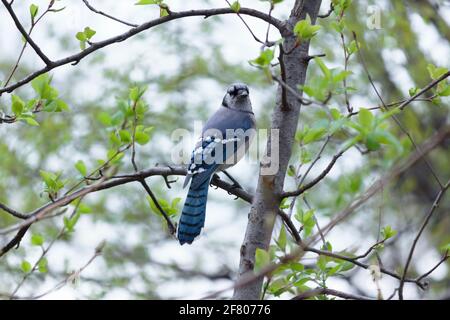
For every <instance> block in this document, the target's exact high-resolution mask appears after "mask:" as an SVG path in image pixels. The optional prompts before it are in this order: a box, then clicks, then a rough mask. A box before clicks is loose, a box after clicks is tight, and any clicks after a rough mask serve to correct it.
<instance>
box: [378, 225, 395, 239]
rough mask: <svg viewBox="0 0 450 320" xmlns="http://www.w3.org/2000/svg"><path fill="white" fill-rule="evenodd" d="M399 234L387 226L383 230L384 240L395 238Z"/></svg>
mask: <svg viewBox="0 0 450 320" xmlns="http://www.w3.org/2000/svg"><path fill="white" fill-rule="evenodd" d="M396 234H397V231H396V230H394V229H392V228H391V226H389V225H388V226H386V227H384V228H383V229H382V230H381V236H382V237H383V239H389V238H392V237H394V236H395V235H396Z"/></svg>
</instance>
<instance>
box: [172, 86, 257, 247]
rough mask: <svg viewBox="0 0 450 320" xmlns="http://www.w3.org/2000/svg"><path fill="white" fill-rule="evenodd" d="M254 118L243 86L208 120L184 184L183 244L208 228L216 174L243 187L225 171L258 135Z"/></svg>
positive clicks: (232, 91) (229, 94) (180, 231)
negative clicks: (207, 214) (211, 188)
mask: <svg viewBox="0 0 450 320" xmlns="http://www.w3.org/2000/svg"><path fill="white" fill-rule="evenodd" d="M255 125H256V123H255V116H254V114H253V111H252V104H251V102H250V97H249V89H248V87H247V85H245V84H243V83H235V84H232V85H231V86H230V87H229V88H228V90H227V93H226V95H225V97H224V98H223V101H222V105H221V106H220V108H219V109H218V110H217V111H216V112H215V113H214V114H213V115H212V116H211V117H210V118H209V119H208V121H207V122H206V124H205V126H204V127H203V129H202V135H201V137H200V139H199V140H198V142H197V144H196V145H195V148H194V151H193V152H192V156H191V160H190V163H189V164H188V174H187V176H186V180H185V182H184V186H183V187H186V186H187V185H188V184H189V183H190V186H189V191H188V194H187V197H186V200H185V202H184V207H183V212H182V214H181V217H180V222H179V224H178V233H177V236H178V240H179V242H180V244H184V243H188V244H191V243H192V241H194V238H195V237H196V236H198V235H199V234H200V231H201V229H202V228H203V226H204V224H205V211H206V201H207V197H208V188H209V184H210V181H211V178H212V176H213V175H214V174H215V172H218V171H223V172H224V173H225V174H226V175H227V176H228V177H229V178H230V179H231V180H232V181H233V183H234V185H233V186H234V187H237V188H240V185H239V184H238V183H237V181H236V180H234V179H233V178H232V177H231V176H230V175H229V174H228V173H227V172H226V171H225V169H226V168H228V167H231V166H233V165H235V164H236V163H237V162H238V161H239V160H240V159H241V158H242V157H243V156H244V155H245V153H246V152H247V150H248V148H249V145H250V142H251V140H252V138H253V137H254V135H255Z"/></svg>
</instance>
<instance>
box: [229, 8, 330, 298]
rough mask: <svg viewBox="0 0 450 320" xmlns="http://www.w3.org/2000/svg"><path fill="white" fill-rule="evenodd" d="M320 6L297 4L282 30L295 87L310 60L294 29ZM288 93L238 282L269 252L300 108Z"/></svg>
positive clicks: (245, 293) (239, 294) (254, 289)
mask: <svg viewBox="0 0 450 320" xmlns="http://www.w3.org/2000/svg"><path fill="white" fill-rule="evenodd" d="M320 4H321V0H297V1H295V4H294V7H293V9H292V11H291V15H290V17H289V19H288V20H287V21H286V28H285V30H283V31H282V36H283V38H284V44H283V46H284V51H285V52H286V53H287V54H286V55H285V56H284V59H283V61H284V66H285V81H286V83H287V84H288V85H289V86H291V87H292V88H297V86H298V85H303V84H304V83H305V78H306V70H307V68H308V62H309V60H310V59H309V55H308V49H309V42H303V43H301V44H300V45H299V46H298V47H297V48H296V49H294V50H292V48H294V46H295V44H296V37H295V35H294V34H293V32H292V30H293V28H294V26H295V24H296V23H297V22H298V21H300V20H302V19H305V17H306V14H308V15H309V16H310V17H311V20H312V23H315V20H316V18H317V15H318V12H319V8H320ZM291 50H292V51H291ZM285 94H286V96H285V97H286V101H285V102H287V106H284V105H283V100H284V99H283V98H282V96H283V94H282V88H281V87H279V88H278V94H277V101H276V106H275V109H274V112H273V115H272V123H271V128H272V129H278V130H279V169H278V172H277V173H276V174H274V175H261V169H262V164H261V165H260V175H259V180H258V186H257V189H256V193H255V197H254V200H253V204H252V207H251V209H250V213H249V217H248V224H247V230H246V233H245V238H244V241H243V244H242V246H241V260H240V265H239V275H238V278H237V280H236V281H237V282H236V283H239V281H240V280H241V279H243V278H245V276H246V275H247V273H251V272H253V267H254V263H255V251H256V248H261V249H264V250H267V249H268V248H269V245H270V239H271V237H272V231H273V227H274V223H275V218H276V214H277V210H278V207H279V203H280V195H281V193H282V191H283V185H284V178H285V175H286V170H287V166H288V164H289V159H290V158H291V154H292V146H293V143H294V136H295V132H296V130H297V124H298V120H299V115H300V107H301V104H300V102H299V101H298V99H296V97H295V96H293V95H292V94H291V93H289V92H286V93H285ZM266 148H267V150H266V152H267V155H268V156H270V150H271V139H270V138H269V140H268V142H267V147H266ZM262 284H263V278H262V277H261V278H259V279H257V280H256V281H253V282H251V283H248V284H245V285H239V286H237V287H236V289H235V291H234V296H233V298H234V299H240V300H241V299H246V300H257V299H260V296H261V288H262Z"/></svg>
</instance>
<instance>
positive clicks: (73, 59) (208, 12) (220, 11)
mask: <svg viewBox="0 0 450 320" xmlns="http://www.w3.org/2000/svg"><path fill="white" fill-rule="evenodd" d="M2 2H3V3H6V0H2ZM235 13H236V12H234V11H233V9H231V8H217V9H199V10H189V11H181V12H172V13H171V14H170V15H168V16H165V17H160V18H157V19H154V20H151V21H148V22H145V23H143V24H141V25H139V26H138V27H135V28H133V29H130V30H128V31H126V32H124V33H122V34H120V35H117V36H114V37H111V38H108V39H106V40H103V41H100V42H95V43H92V45H91V46H90V47H88V48H86V49H85V50H83V51H81V52H79V53H77V54H73V55H71V56H68V57H66V58H63V59H59V60H56V61H53V62H51V61H50V60H48V58H47V60H48V62H49V63H46V66H45V67H44V68H42V69H40V70H38V71H35V72H33V73H32V74H30V75H28V76H27V77H25V78H24V79H22V80H20V81H18V82H16V83H14V84H11V85H9V86H7V87H4V88H1V89H0V95H1V94H2V93H4V92H12V91H13V90H15V89H17V88H19V87H21V86H23V85H25V84H27V83H29V82H30V81H31V80H33V79H34V78H36V77H38V76H40V75H41V74H44V73H46V72H48V71H50V70H52V69H55V68H57V67H60V66H63V65H66V64H69V63H72V64H77V63H78V62H80V61H81V60H82V59H84V58H85V57H87V56H88V55H89V54H91V53H93V52H95V51H97V50H99V49H102V48H104V47H106V46H109V45H111V44H114V43H118V42H122V41H124V40H127V39H128V38H131V37H133V36H135V35H136V34H138V33H141V32H143V31H145V30H148V29H151V28H153V27H155V26H158V25H161V24H164V23H166V22H169V21H172V20H177V19H181V18H186V17H195V16H203V17H210V16H215V15H224V14H235ZM239 13H240V14H243V15H248V16H252V17H255V18H258V19H260V20H263V21H266V22H268V23H270V24H272V25H273V26H274V27H276V28H277V29H278V30H280V31H282V30H284V28H285V24H284V23H283V22H282V21H280V20H278V19H276V18H274V17H272V16H269V15H268V14H266V13H263V12H260V11H258V10H254V9H250V8H241V9H240V10H239ZM22 29H23V28H22ZM24 32H25V31H24ZM25 33H26V32H25ZM27 37H28V35H27ZM28 38H29V37H28ZM33 43H34V42H33ZM31 44H32V42H30V45H31ZM35 46H36V45H35ZM36 47H37V46H36ZM33 48H34V47H33ZM37 48H38V47H37ZM38 49H39V48H38Z"/></svg>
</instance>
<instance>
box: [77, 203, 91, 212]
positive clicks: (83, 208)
mask: <svg viewBox="0 0 450 320" xmlns="http://www.w3.org/2000/svg"><path fill="white" fill-rule="evenodd" d="M78 212H79V213H81V214H87V213H91V212H92V209H91V207H89V206H88V205H86V204H84V203H80V204H79V205H78Z"/></svg>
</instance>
